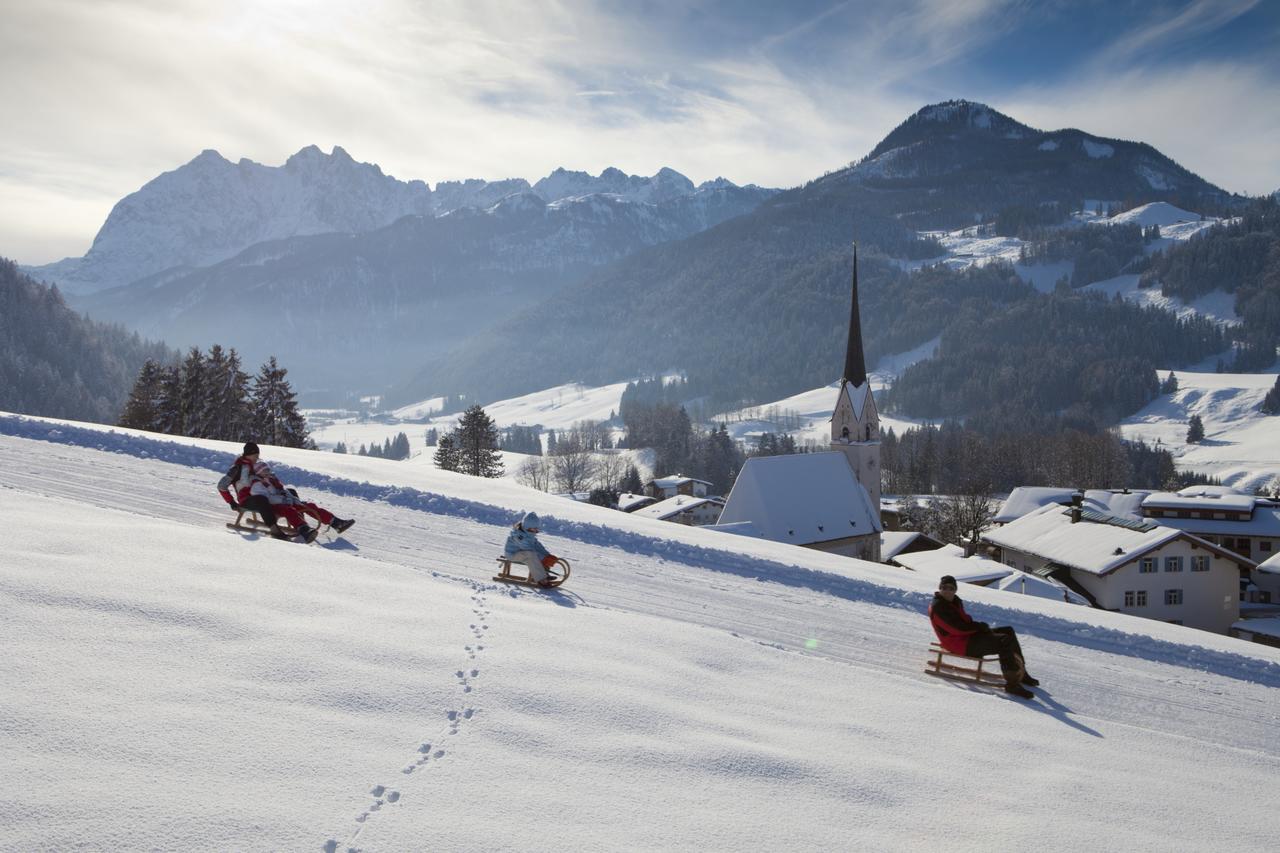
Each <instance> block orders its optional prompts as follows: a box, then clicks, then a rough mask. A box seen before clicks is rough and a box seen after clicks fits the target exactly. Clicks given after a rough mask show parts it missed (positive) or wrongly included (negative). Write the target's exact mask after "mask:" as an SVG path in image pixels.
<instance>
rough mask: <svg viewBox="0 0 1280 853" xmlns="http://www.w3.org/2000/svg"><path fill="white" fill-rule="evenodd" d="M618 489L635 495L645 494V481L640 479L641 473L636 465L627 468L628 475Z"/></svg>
mask: <svg viewBox="0 0 1280 853" xmlns="http://www.w3.org/2000/svg"><path fill="white" fill-rule="evenodd" d="M618 488H619V489H620V490H621V491H624V492H628V493H630V494H633V495H639V494H643V493H644V481H643V480H641V479H640V471H639V469H638V468H636V466H635V465H634V464H633V465H628V466H627V473H626V475H625V476H624V477H623V478H622V482H621V483H620V484H619V485H618Z"/></svg>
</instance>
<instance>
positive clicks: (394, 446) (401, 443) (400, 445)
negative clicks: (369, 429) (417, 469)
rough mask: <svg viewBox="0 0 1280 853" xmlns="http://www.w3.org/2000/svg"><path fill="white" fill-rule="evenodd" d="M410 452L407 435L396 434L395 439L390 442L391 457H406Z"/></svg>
mask: <svg viewBox="0 0 1280 853" xmlns="http://www.w3.org/2000/svg"><path fill="white" fill-rule="evenodd" d="M410 452H411V450H410V447H409V436H407V435H405V434H404V433H400V434H399V435H397V436H396V440H395V441H393V442H392V443H391V458H392V459H408V458H409V453H410Z"/></svg>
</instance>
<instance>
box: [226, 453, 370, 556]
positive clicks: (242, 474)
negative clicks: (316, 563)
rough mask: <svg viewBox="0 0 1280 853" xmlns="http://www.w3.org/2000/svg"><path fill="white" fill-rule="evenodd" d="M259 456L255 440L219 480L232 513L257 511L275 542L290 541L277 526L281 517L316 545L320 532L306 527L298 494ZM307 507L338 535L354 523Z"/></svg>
mask: <svg viewBox="0 0 1280 853" xmlns="http://www.w3.org/2000/svg"><path fill="white" fill-rule="evenodd" d="M258 456H259V453H258V445H256V444H254V443H253V442H252V441H250V442H247V443H246V444H245V446H244V452H243V453H241V454H240V456H239V457H237V458H236V461H235V462H233V463H232V464H231V467H230V468H229V469H227V473H226V474H225V475H224V476H223V478H222V479H221V480H219V481H218V493H219V494H221V495H222V499H223V500H224V501H226V502H227V504H228V505H229V506H230V507H231V508H232V509H233V510H236V511H239V510H241V509H244V510H248V511H250V512H256V513H257V514H258V515H259V516H260V517H261V518H262V521H263V522H264V523H265V524H266V525H267V526H268V527H270V528H271V537H272V538H273V539H288V538H289V537H288V536H287V535H286V534H285V533H284V531H282V530H280V529H279V528H278V527H276V518H277V517H280V518H283V519H284V520H285V522H286V523H287V524H288V525H289V526H291V527H293V528H294V529H295V530H296V531H297V535H298V536H301V537H302V539H303V541H305V542H314V541H315V538H316V536H317V535H319V529H318V528H312V527H311V526H310V525H308V524H307V520H306V519H305V518H304V517H303V514H302V513H303V512H304V510H303V508H302V501H300V500H298V499H297V497H296V493H294V495H290V494H289V493H288V492H287V491H286V490H285V487H284V484H283V483H281V482H280V481H279V480H278V479H277V478H276V476H275V475H274V474H272V473H271V468H270V467H268V465H267V464H266V463H265V462H262V461H261V460H260V459H259V458H258ZM232 488H234V489H235V494H234V496H233V495H232V493H231V489H232ZM306 506H307V507H308V508H309V510H307V511H310V513H311V514H312V515H313V516H315V517H316V519H317V520H320V521H322V522H325V523H328V524H329V525H330V526H331V527H333V528H334V529H335V530H337V531H338V532H339V533H341V532H342V531H343V530H346V529H347V528H348V527H350V526H351V525H352V524H354V523H355V522H354V521H344V520H342V519H339V518H336V517H335V516H334V515H333V514H332V513H330V512H328V511H327V510H324V509H321V508H320V507H318V506H316V505H315V504H308V505H306ZM326 516H327V519H326Z"/></svg>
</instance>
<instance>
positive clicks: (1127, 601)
mask: <svg viewBox="0 0 1280 853" xmlns="http://www.w3.org/2000/svg"><path fill="white" fill-rule="evenodd" d="M1124 606H1125V607H1146V606H1147V591H1146V590H1145V589H1126V590H1125V591H1124Z"/></svg>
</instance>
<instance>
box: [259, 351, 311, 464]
mask: <svg viewBox="0 0 1280 853" xmlns="http://www.w3.org/2000/svg"><path fill="white" fill-rule="evenodd" d="M288 373H289V371H288V370H286V369H285V368H283V367H281V366H280V365H279V364H277V363H276V357H275V356H271V358H270V359H269V360H268V361H267V363H266V364H264V365H262V367H261V369H260V370H259V371H258V376H257V377H256V378H255V379H254V382H253V395H252V401H251V405H252V409H253V432H254V435H255V436H256V439H257V441H259V442H262V443H264V444H274V445H277V446H279V447H307V446H308V444H309V441H310V439H309V436H308V434H307V421H306V418H304V417H303V416H302V413H301V412H299V411H298V402H297V399H296V396H295V395H294V393H293V388H292V387H291V386H290V384H289V380H288V379H286V378H285V377H286V375H287V374H288Z"/></svg>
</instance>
